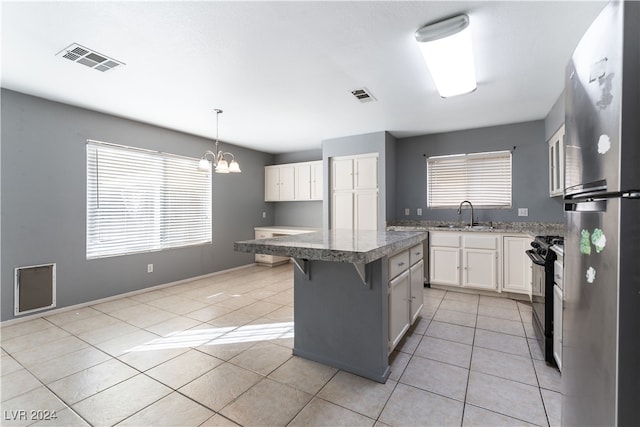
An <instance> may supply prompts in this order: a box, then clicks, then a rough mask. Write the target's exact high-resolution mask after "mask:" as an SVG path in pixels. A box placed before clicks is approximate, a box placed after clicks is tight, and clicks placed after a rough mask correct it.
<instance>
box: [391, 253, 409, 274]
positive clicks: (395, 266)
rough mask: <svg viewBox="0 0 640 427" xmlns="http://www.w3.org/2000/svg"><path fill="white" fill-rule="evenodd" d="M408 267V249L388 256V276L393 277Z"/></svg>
mask: <svg viewBox="0 0 640 427" xmlns="http://www.w3.org/2000/svg"><path fill="white" fill-rule="evenodd" d="M408 268H409V251H402V252H400V253H399V254H396V255H394V256H392V257H390V258H389V278H390V279H393V278H394V277H396V276H397V275H398V274H400V273H402V272H403V271H405V270H407V269H408Z"/></svg>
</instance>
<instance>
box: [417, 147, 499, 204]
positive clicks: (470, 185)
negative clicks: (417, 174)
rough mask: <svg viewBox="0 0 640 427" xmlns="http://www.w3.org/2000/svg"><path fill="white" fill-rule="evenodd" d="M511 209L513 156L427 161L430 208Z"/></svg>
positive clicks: (463, 156)
mask: <svg viewBox="0 0 640 427" xmlns="http://www.w3.org/2000/svg"><path fill="white" fill-rule="evenodd" d="M463 200H468V201H470V202H471V203H472V204H473V206H474V207H479V208H498V209H508V208H511V153H510V152H509V151H494V152H489V153H475V154H457V155H452V156H437V157H429V158H427V207H429V208H451V207H458V206H459V205H460V202H462V201H463Z"/></svg>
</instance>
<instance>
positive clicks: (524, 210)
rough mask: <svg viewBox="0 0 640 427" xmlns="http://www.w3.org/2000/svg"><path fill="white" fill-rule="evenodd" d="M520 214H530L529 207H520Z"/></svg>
mask: <svg viewBox="0 0 640 427" xmlns="http://www.w3.org/2000/svg"><path fill="white" fill-rule="evenodd" d="M518 216H529V208H518Z"/></svg>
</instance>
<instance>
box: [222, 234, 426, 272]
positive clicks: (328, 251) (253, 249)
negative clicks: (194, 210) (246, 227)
mask: <svg viewBox="0 0 640 427" xmlns="http://www.w3.org/2000/svg"><path fill="white" fill-rule="evenodd" d="M427 237H428V235H427V233H425V232H424V231H415V230H413V231H380V230H378V231H368V230H366V231H362V230H361V231H352V230H323V231H318V232H314V233H304V234H295V235H290V236H283V237H275V238H272V239H258V240H244V241H240V242H235V243H234V245H233V247H234V250H236V251H238V252H249V253H257V254H266V255H278V256H287V257H293V258H301V259H307V260H311V261H333V262H353V263H362V264H367V263H370V262H372V261H375V260H377V259H379V258H382V257H384V256H387V255H390V254H393V253H395V252H398V251H400V250H402V249H405V248H408V247H410V246H414V245H417V244H418V243H420V242H422V241H423V240H425V239H427Z"/></svg>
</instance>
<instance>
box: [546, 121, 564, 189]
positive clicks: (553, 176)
mask: <svg viewBox="0 0 640 427" xmlns="http://www.w3.org/2000/svg"><path fill="white" fill-rule="evenodd" d="M548 144H549V195H550V196H552V197H553V196H561V195H562V193H563V191H564V125H562V126H560V129H558V131H557V132H556V133H555V134H554V135H553V136H552V137H551V139H549V141H548Z"/></svg>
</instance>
